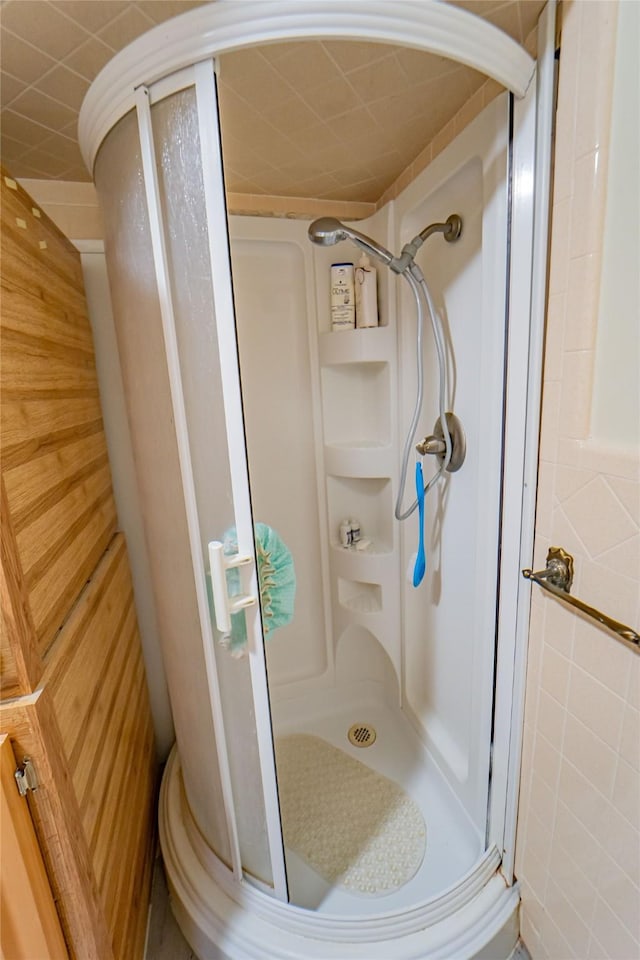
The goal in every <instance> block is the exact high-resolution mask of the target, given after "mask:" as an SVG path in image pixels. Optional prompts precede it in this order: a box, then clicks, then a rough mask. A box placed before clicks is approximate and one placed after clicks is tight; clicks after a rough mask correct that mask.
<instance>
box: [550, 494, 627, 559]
mask: <svg viewBox="0 0 640 960" xmlns="http://www.w3.org/2000/svg"><path fill="white" fill-rule="evenodd" d="M562 508H563V510H564V512H565V514H566V516H567V518H568V519H569V522H570V523H572V524H573V526H574V527H575V528H576V530H578V531H579V533H580V538H581V540H582V542H583V543H584V545H585V546H586V548H587V550H588V551H589V554H590V556H591V557H592V558H594V559H597V558H598V557H599V556H600V554H602V553H604V552H605V551H607V550H611V549H612V548H613V547H615V546H617V545H618V544H620V543H623V542H624V541H626V540H628V539H629V538H630V537H632V536H633V535H634V534H636V533H637V532H638V527H637V525H636V524H634V522H633V521H632V519H631V517H630V516H629V514H628V512H627V511H626V510H625V509H624V507H623V506H622V505H621V503H620V501H619V499H618V498H617V497H616V495H615V494H614V492H613V491H612V489H611V487H610V486H609V485H608V484H607V483H606V481H605V480H604V479H603V478H602V477H596V478H595V479H594V480H592V481H591V482H590V483H588V484H587V485H586V486H584V487H582V488H581V489H580V490H578V491H577V492H576V493H574V494H573V495H572V496H570V497H568V498H567V499H566V500H565V501H564V502H563V504H562Z"/></svg>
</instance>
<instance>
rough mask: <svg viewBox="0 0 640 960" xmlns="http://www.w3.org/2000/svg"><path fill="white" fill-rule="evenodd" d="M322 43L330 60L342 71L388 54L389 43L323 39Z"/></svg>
mask: <svg viewBox="0 0 640 960" xmlns="http://www.w3.org/2000/svg"><path fill="white" fill-rule="evenodd" d="M322 44H323V46H324V48H325V50H326V51H327V53H328V54H329V56H330V57H331V59H332V60H334V61H335V63H336V64H337V65H338V66H339V67H340V69H341V70H342V71H343V72H344V73H350V72H351V71H352V70H357V69H358V68H359V67H363V66H366V65H367V64H371V63H374V62H375V61H376V60H380V59H382V58H383V57H386V56H388V54H389V44H386V43H369V42H367V41H360V40H323V41H322Z"/></svg>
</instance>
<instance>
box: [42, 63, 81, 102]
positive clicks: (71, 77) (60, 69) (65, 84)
mask: <svg viewBox="0 0 640 960" xmlns="http://www.w3.org/2000/svg"><path fill="white" fill-rule="evenodd" d="M34 86H35V88H36V89H37V90H41V91H42V92H43V93H46V94H47V95H48V96H50V97H53V99H54V100H59V101H60V103H64V104H66V105H67V106H68V107H71V109H72V110H74V111H78V110H79V109H80V106H81V104H82V101H83V100H84V97H85V94H86V92H87V90H88V89H89V81H88V80H85V79H84V77H81V76H79V75H78V74H77V73H74V72H73V71H72V70H69V69H68V68H67V67H64V66H62V65H59V66H57V67H54V69H53V70H50V71H49V73H47V74H46V75H45V76H44V77H42V79H41V80H38V81H37V83H35V84H34Z"/></svg>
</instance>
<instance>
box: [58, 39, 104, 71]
mask: <svg viewBox="0 0 640 960" xmlns="http://www.w3.org/2000/svg"><path fill="white" fill-rule="evenodd" d="M112 57H113V50H112V49H111V47H108V46H107V44H106V43H103V42H102V41H101V40H98V39H97V38H96V37H91V38H90V39H89V40H87V41H86V42H85V43H83V44H82V45H81V46H79V47H77V48H76V49H75V50H74V51H73V52H72V53H70V54H69V55H68V56H67V57H65V60H64V65H65V66H66V67H69V69H71V70H74V71H75V72H76V73H79V74H80V75H81V76H82V77H84V78H85V79H86V80H95V78H96V77H97V76H98V74H99V73H100V71H101V70H102V68H103V67H104V66H105V65H106V64H107V63H108V62H109V60H111V59H112Z"/></svg>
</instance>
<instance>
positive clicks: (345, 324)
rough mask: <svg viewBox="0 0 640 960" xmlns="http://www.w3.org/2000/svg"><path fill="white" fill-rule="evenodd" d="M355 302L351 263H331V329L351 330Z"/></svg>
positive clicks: (354, 317)
mask: <svg viewBox="0 0 640 960" xmlns="http://www.w3.org/2000/svg"><path fill="white" fill-rule="evenodd" d="M355 325H356V304H355V299H354V289H353V264H352V263H332V264H331V329H332V330H353V329H354V327H355Z"/></svg>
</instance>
